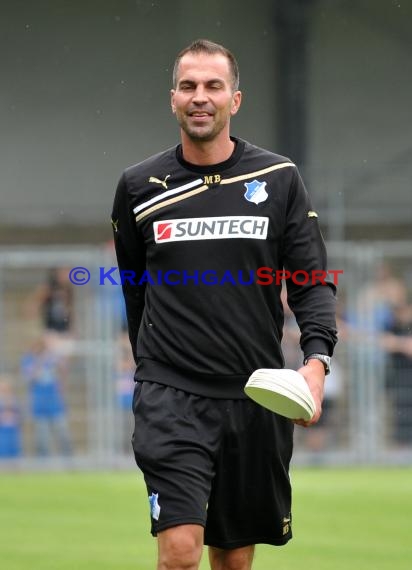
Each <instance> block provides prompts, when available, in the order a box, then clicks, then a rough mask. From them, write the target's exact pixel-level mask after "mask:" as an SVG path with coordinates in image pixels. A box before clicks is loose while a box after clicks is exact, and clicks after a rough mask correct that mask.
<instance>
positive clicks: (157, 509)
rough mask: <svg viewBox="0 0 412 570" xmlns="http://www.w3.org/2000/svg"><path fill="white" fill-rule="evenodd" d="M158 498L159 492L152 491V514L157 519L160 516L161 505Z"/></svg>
mask: <svg viewBox="0 0 412 570" xmlns="http://www.w3.org/2000/svg"><path fill="white" fill-rule="evenodd" d="M158 499H159V493H152V494H151V495H150V497H149V504H150V514H151V515H152V518H153V519H154V520H155V521H158V520H159V516H160V505H159V501H158Z"/></svg>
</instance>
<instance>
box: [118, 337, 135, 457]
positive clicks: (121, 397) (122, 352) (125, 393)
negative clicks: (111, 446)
mask: <svg viewBox="0 0 412 570" xmlns="http://www.w3.org/2000/svg"><path fill="white" fill-rule="evenodd" d="M117 353H118V360H117V366H116V395H117V404H118V407H119V409H120V413H121V423H120V426H121V438H122V451H123V452H126V453H131V450H132V447H131V436H132V429H133V415H132V402H133V391H134V386H135V383H134V379H133V378H134V372H135V368H136V365H135V362H134V359H133V354H132V351H131V350H130V341H129V336H128V333H127V332H123V333H121V335H120V338H119V340H118V351H117Z"/></svg>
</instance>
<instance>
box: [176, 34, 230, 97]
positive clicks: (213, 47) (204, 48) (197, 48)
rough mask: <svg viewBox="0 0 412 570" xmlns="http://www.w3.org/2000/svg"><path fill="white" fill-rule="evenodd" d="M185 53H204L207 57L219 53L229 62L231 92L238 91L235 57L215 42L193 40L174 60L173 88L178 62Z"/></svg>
mask: <svg viewBox="0 0 412 570" xmlns="http://www.w3.org/2000/svg"><path fill="white" fill-rule="evenodd" d="M187 53H206V54H209V55H213V54H216V53H220V54H222V55H224V56H225V57H226V58H227V60H228V61H229V67H230V73H231V76H232V88H233V91H237V89H239V67H238V64H237V61H236V58H235V56H234V55H233V53H232V52H231V51H229V50H228V49H227V48H225V47H224V46H222V45H220V44H216V43H215V42H211V41H210V40H203V39H200V40H195V41H194V42H192V43H191V44H190V45H188V46H187V47H185V48H184V49H182V51H180V52H179V53H178V54H177V56H176V59H175V63H174V66H173V87H174V88H176V85H177V70H178V68H179V64H180V60H181V59H182V57H183V56H184V55H186V54H187Z"/></svg>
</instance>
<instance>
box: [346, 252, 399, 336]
mask: <svg viewBox="0 0 412 570" xmlns="http://www.w3.org/2000/svg"><path fill="white" fill-rule="evenodd" d="M406 298H407V288H406V285H405V283H404V282H403V281H402V279H399V278H398V277H396V276H395V275H394V274H393V270H392V269H391V267H390V266H389V265H388V263H386V262H382V263H381V264H380V265H378V267H377V268H376V271H375V275H374V277H373V279H372V281H370V282H368V283H366V284H365V286H364V287H363V288H362V289H360V291H359V293H358V296H357V298H356V303H355V306H354V307H352V309H349V311H348V313H347V315H346V320H347V322H348V324H349V326H352V327H354V328H355V329H358V331H359V332H365V333H372V334H375V333H378V334H379V333H380V332H382V331H384V330H386V329H387V328H388V327H389V326H390V325H391V322H392V319H393V308H394V307H396V306H399V305H400V304H402V303H403V302H405V300H406Z"/></svg>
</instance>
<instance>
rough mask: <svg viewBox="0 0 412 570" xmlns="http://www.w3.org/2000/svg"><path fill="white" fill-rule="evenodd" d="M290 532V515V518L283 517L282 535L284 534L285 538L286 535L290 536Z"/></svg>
mask: <svg viewBox="0 0 412 570" xmlns="http://www.w3.org/2000/svg"><path fill="white" fill-rule="evenodd" d="M288 532H290V515H289V516H288V517H283V521H282V534H283V536H285V534H288Z"/></svg>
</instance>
